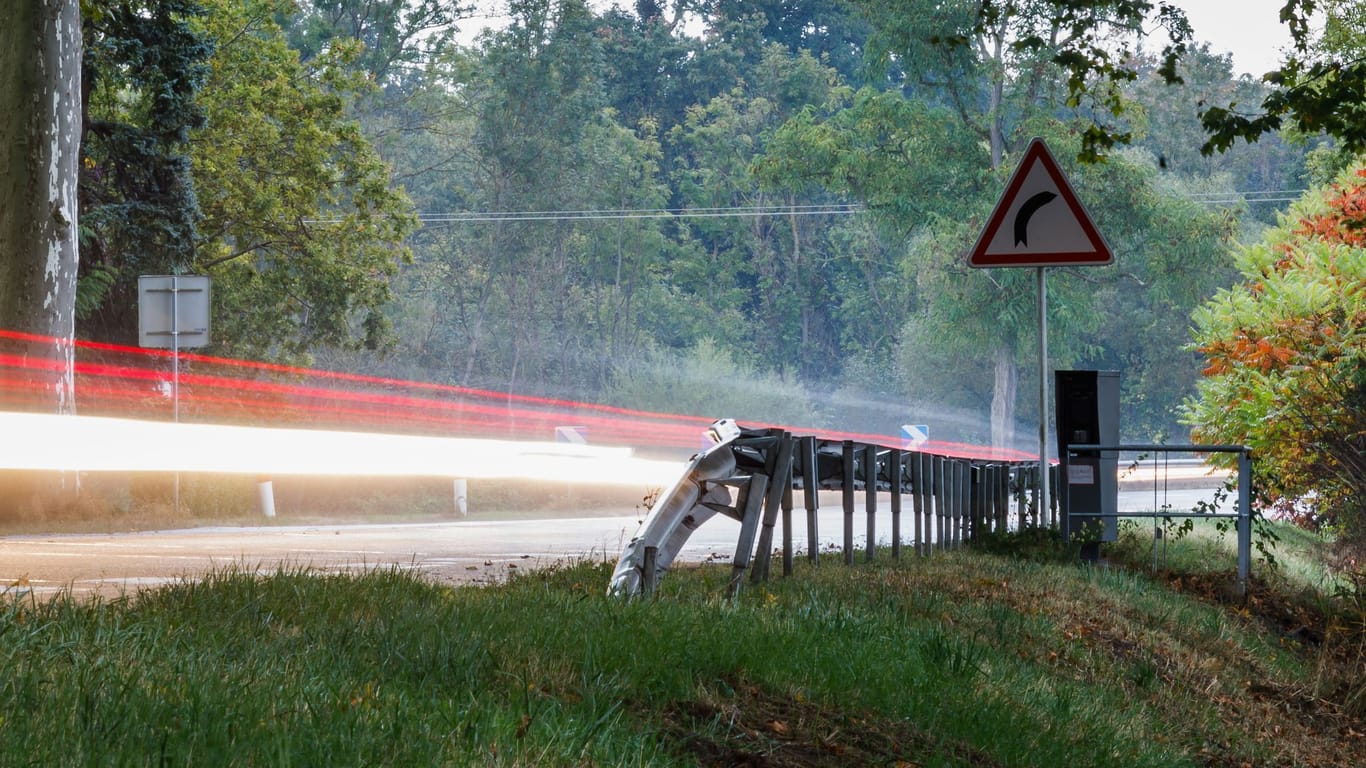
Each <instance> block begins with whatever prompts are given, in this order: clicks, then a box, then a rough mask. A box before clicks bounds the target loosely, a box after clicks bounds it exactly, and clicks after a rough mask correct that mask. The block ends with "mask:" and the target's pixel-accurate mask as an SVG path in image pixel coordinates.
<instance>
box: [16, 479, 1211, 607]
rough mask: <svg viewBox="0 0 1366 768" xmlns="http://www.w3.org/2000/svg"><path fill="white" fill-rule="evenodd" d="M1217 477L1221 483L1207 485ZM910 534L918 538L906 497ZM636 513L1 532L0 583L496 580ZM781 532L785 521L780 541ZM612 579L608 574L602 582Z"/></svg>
mask: <svg viewBox="0 0 1366 768" xmlns="http://www.w3.org/2000/svg"><path fill="white" fill-rule="evenodd" d="M1210 484H1211V485H1212V484H1214V483H1212V482H1211V483H1210ZM822 495H823V499H822V502H821V503H822V508H821V512H820V515H819V533H820V541H821V546H822V547H823V548H830V547H839V546H841V543H842V541H843V514H842V511H841V509H840V506H839V496H838V494H822ZM1211 495H1212V490H1210V489H1186V490H1178V491H1167V492H1165V493H1163V492H1161V491H1159V492H1158V494H1156V495H1155V494H1154V492H1153V491H1152V490H1151V489H1144V490H1130V491H1122V492H1121V493H1120V509H1121V511H1142V510H1150V509H1152V508H1153V506H1154V501H1155V500H1156V501H1157V503H1158V504H1159V505H1160V504H1162V503H1164V502H1165V503H1170V504H1171V505H1172V507H1173V508H1175V509H1189V508H1190V507H1191V506H1192V505H1194V504H1195V503H1196V502H1197V501H1199V500H1202V499H1209V498H1210V497H1211ZM879 503H880V505H881V506H880V509H879V511H878V515H877V526H876V534H875V535H876V540H877V541H878V542H879V543H882V544H887V543H890V541H891V538H892V531H891V520H890V512H889V508H888V503H889V502H888V498H887V496H886V494H883V495H881V496H880V498H879ZM905 509H906V512H904V513H903V520H902V539H903V543H909V542H910V541H911V539H912V537H913V532H914V528H913V525H914V523H913V520H912V517H911V515H910V512H909V510H910V504H909V501H908V502H907V503H906V504H905ZM794 517H795V526H794V527H795V528H796V533H795V534H794V538H795V541H796V546H797V548H798V549H803V548H804V547H805V545H806V531H805V515H804V512H803V511H801V510H797V511H796V512H795V513H794ZM638 523H639V518H638V516H637V515H635V514H631V515H624V516H607V517H575V518H552V519H538V520H506V521H487V520H468V519H463V520H453V521H451V522H436V523H407V524H404V523H399V524H382V525H374V524H370V525H308V526H289V525H269V526H260V527H215V528H195V529H186V530H168V531H149V532H136V533H117V534H69V535H24V536H5V537H0V591H6V592H8V593H9V594H27V593H29V592H31V593H33V594H35V595H39V596H41V595H51V594H54V593H57V592H58V591H60V590H64V589H69V590H70V591H71V592H73V593H75V594H90V593H100V594H102V595H105V596H113V595H118V594H121V593H127V592H134V591H136V590H138V589H141V588H147V587H155V586H158V585H162V584H166V583H171V582H175V581H178V580H182V579H193V578H197V577H200V576H203V575H204V574H207V573H211V572H213V571H215V570H221V569H225V568H229V567H237V568H245V569H249V570H262V571H273V570H276V569H279V568H282V567H285V568H290V567H298V568H309V569H312V570H316V571H319V572H340V571H361V570H365V569H374V568H387V567H396V568H403V569H412V570H415V571H418V572H420V573H422V574H424V575H426V576H428V577H430V578H432V579H434V580H436V581H437V582H440V583H447V584H467V583H476V584H478V583H492V582H496V581H499V580H501V579H504V578H506V577H507V575H508V574H510V573H516V572H519V571H524V570H526V569H533V568H544V567H549V566H553V565H555V564H560V563H565V562H577V561H581V560H584V559H592V560H609V561H612V562H615V561H616V559H617V558H618V557H619V555H620V554H621V550H622V548H623V547H624V546H625V545H626V543H627V542H628V541H630V539H631V537H632V536H633V535H634V534H635V532H636V530H637V528H638ZM866 526H867V517H866V512H865V510H864V507H863V498H862V494H860V496H859V499H858V506H857V508H856V511H855V514H854V543H855V547H856V548H857V549H858V550H860V551H861V550H862V549H863V548H864V547H865V545H866V541H867V538H866V530H867V528H866ZM738 532H739V524H738V523H736V522H735V521H733V520H730V519H729V518H723V517H719V516H718V517H717V518H714V519H713V520H711V521H710V522H708V523H707V524H706V525H704V526H703V527H702V528H701V529H700V530H699V531H698V532H697V533H696V534H694V536H693V537H692V539H691V540H689V542H688V545H687V547H685V549H684V550H683V552H682V553H681V555H680V560H682V561H691V562H701V561H703V560H707V559H717V558H720V559H726V558H730V557H732V556H733V555H734V553H735V540H736V537H737V534H738ZM780 541H781V529H779V531H778V532H777V533H776V534H775V545H776V543H777V542H780ZM603 586H604V588H606V584H604V585H603Z"/></svg>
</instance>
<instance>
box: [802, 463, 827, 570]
mask: <svg viewBox="0 0 1366 768" xmlns="http://www.w3.org/2000/svg"><path fill="white" fill-rule="evenodd" d="M798 448H799V450H800V451H801V462H802V499H803V501H804V502H805V505H806V557H807V559H808V560H810V561H811V564H812V565H816V564H818V563H820V559H821V551H820V550H821V539H820V536H819V535H818V534H819V531H818V529H817V525H816V522H817V513H818V512H819V511H820V496H819V495H818V493H817V491H818V489H817V488H816V485H817V483H819V482H820V478H819V477H818V475H819V474H820V473H819V471H818V470H817V468H816V438H814V437H810V436H808V437H803V438H802V439H801V442H800V444H799V445H798Z"/></svg>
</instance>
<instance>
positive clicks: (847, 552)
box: [840, 440, 854, 565]
mask: <svg viewBox="0 0 1366 768" xmlns="http://www.w3.org/2000/svg"><path fill="white" fill-rule="evenodd" d="M840 458H841V460H842V461H843V465H842V470H843V471H842V473H841V475H840V477H841V480H840V493H841V500H842V501H843V502H844V564H845V565H853V564H854V441H853V440H845V441H844V444H843V445H842V446H841V451H840Z"/></svg>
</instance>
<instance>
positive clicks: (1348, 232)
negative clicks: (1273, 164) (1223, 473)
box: [1185, 165, 1366, 540]
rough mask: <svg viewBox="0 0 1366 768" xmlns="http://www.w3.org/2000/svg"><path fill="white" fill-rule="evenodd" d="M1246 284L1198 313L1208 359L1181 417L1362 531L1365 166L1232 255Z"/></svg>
mask: <svg viewBox="0 0 1366 768" xmlns="http://www.w3.org/2000/svg"><path fill="white" fill-rule="evenodd" d="M1237 264H1238V269H1239V271H1240V272H1241V273H1242V281H1241V282H1240V283H1238V284H1236V285H1234V286H1233V287H1231V288H1228V289H1226V290H1223V291H1220V292H1219V294H1218V295H1217V296H1215V297H1214V298H1213V299H1211V300H1210V301H1209V302H1208V303H1207V304H1205V305H1204V306H1203V307H1201V308H1200V310H1199V311H1198V312H1196V313H1195V315H1194V319H1195V324H1196V333H1195V343H1194V345H1193V347H1194V349H1195V350H1197V351H1198V352H1199V353H1200V354H1201V355H1203V356H1204V357H1205V359H1206V361H1207V366H1206V367H1205V369H1204V371H1203V375H1204V378H1203V380H1202V381H1201V382H1200V387H1199V396H1198V398H1196V399H1193V400H1191V401H1190V402H1189V403H1188V404H1187V407H1186V411H1185V417H1186V419H1187V421H1188V422H1189V423H1190V424H1191V425H1192V426H1193V427H1194V432H1195V438H1196V440H1198V441H1202V442H1214V443H1233V444H1243V445H1248V446H1250V447H1251V448H1252V449H1253V460H1254V461H1255V462H1256V473H1257V478H1258V479H1259V481H1260V482H1261V483H1262V484H1263V485H1264V487H1265V488H1266V490H1267V491H1268V492H1269V493H1270V494H1271V495H1272V496H1273V498H1276V499H1279V500H1281V501H1283V502H1286V503H1293V502H1295V501H1297V500H1298V501H1301V502H1303V503H1306V504H1310V505H1312V506H1313V508H1314V509H1315V511H1316V513H1317V516H1318V517H1319V518H1320V519H1321V521H1323V522H1325V523H1337V524H1339V525H1341V526H1342V528H1343V530H1344V531H1346V532H1347V533H1348V535H1349V536H1351V537H1353V538H1356V539H1358V540H1360V539H1362V538H1363V537H1366V167H1363V166H1361V165H1358V166H1357V167H1356V168H1354V169H1353V170H1351V171H1348V172H1346V173H1344V174H1343V175H1342V176H1341V177H1340V178H1339V179H1338V181H1337V183H1335V184H1333V185H1331V186H1328V187H1327V188H1324V189H1319V190H1315V191H1312V192H1310V193H1308V194H1307V195H1306V196H1305V197H1304V198H1303V199H1302V200H1301V201H1299V202H1297V203H1296V204H1295V205H1294V206H1292V208H1291V211H1290V213H1289V215H1287V216H1286V217H1285V218H1284V219H1283V220H1282V223H1281V225H1280V226H1278V227H1275V228H1273V229H1270V230H1268V231H1267V233H1266V235H1265V237H1264V238H1263V239H1262V240H1261V241H1260V242H1258V243H1255V244H1253V245H1251V246H1248V247H1245V248H1242V249H1240V250H1239V251H1238V254H1237Z"/></svg>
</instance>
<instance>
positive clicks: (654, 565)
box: [640, 546, 659, 597]
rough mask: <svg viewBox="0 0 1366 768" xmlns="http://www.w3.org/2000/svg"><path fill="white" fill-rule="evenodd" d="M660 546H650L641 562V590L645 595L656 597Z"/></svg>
mask: <svg viewBox="0 0 1366 768" xmlns="http://www.w3.org/2000/svg"><path fill="white" fill-rule="evenodd" d="M658 562H659V547H655V546H648V547H646V548H645V555H644V557H642V558H641V562H640V592H641V594H643V595H644V596H645V597H654V594H655V586H656V582H658V580H659V569H658Z"/></svg>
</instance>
